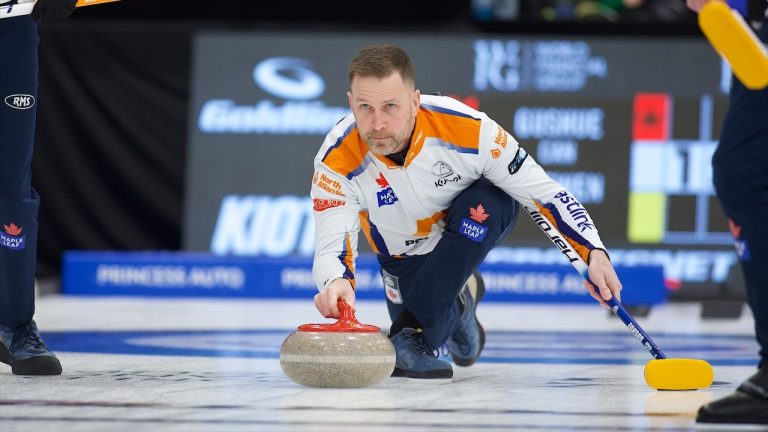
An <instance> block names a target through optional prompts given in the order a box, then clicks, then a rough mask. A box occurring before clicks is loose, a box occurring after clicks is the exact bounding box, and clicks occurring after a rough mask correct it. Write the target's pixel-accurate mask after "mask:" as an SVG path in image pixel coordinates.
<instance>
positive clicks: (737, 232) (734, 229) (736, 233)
mask: <svg viewBox="0 0 768 432" xmlns="http://www.w3.org/2000/svg"><path fill="white" fill-rule="evenodd" d="M728 229H730V230H731V235H732V236H733V238H735V239H736V240H738V239H739V238H740V237H741V227H740V226H739V225H736V222H734V221H733V219H731V218H728Z"/></svg>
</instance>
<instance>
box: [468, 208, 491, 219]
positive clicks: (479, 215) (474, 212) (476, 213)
mask: <svg viewBox="0 0 768 432" xmlns="http://www.w3.org/2000/svg"><path fill="white" fill-rule="evenodd" d="M488 216H490V215H489V214H488V213H486V212H485V208H484V207H483V205H482V204H478V205H477V208H472V207H470V208H469V218H470V219H472V220H473V221H475V222H478V223H483V222H485V220H486V219H488Z"/></svg>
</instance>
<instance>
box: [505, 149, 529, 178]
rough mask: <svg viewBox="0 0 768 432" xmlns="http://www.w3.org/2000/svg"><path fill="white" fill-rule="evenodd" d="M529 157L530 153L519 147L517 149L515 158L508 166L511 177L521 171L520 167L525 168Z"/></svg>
mask: <svg viewBox="0 0 768 432" xmlns="http://www.w3.org/2000/svg"><path fill="white" fill-rule="evenodd" d="M527 157H528V152H526V151H525V149H524V148H522V147H519V148H518V149H517V153H515V158H514V159H513V160H512V162H510V163H509V165H508V166H507V169H508V170H509V174H510V175H511V174H515V173H516V172H517V171H518V170H519V169H520V167H521V166H523V162H524V161H525V158H527Z"/></svg>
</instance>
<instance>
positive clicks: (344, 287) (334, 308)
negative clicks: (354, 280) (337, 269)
mask: <svg viewBox="0 0 768 432" xmlns="http://www.w3.org/2000/svg"><path fill="white" fill-rule="evenodd" d="M339 299H342V300H344V301H345V302H347V304H348V305H350V306H351V307H352V311H353V312H354V310H355V290H354V289H352V284H351V283H350V282H349V280H347V279H344V278H338V279H334V280H333V282H331V283H330V284H328V286H327V287H325V289H324V290H322V291H320V292H319V293H317V294H316V295H315V307H316V308H317V310H318V311H320V313H321V314H322V315H323V316H324V317H326V318H338V317H339V315H340V313H339V306H338V304H337V303H338V301H339Z"/></svg>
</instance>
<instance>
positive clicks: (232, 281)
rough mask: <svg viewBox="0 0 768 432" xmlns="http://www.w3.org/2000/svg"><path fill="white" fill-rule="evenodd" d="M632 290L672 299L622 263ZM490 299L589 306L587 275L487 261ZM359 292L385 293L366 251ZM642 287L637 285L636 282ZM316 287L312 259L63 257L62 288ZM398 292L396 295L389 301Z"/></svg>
mask: <svg viewBox="0 0 768 432" xmlns="http://www.w3.org/2000/svg"><path fill="white" fill-rule="evenodd" d="M616 270H617V273H618V274H619V277H621V279H622V282H623V284H624V287H625V290H624V291H623V292H622V296H623V303H624V304H627V305H632V304H658V303H662V302H664V301H666V297H667V290H666V288H665V287H664V284H663V280H662V279H663V278H662V270H661V267H660V266H637V267H623V266H617V267H616ZM480 272H481V273H482V274H483V278H484V280H485V286H486V294H485V297H484V298H483V300H484V301H502V302H503V301H510V302H553V303H590V302H594V300H593V299H592V298H591V297H590V296H589V295H588V293H587V292H586V290H585V289H584V288H583V286H582V285H581V277H580V276H579V275H578V273H576V272H575V271H574V270H573V269H572V268H571V266H570V265H568V264H567V263H561V264H548V265H517V264H499V263H485V264H483V265H481V266H480ZM355 281H356V284H355V287H356V295H357V297H358V298H361V299H381V300H383V299H384V298H385V295H386V294H385V287H384V283H383V281H382V277H381V273H380V270H379V265H378V262H377V260H376V258H375V256H373V255H368V254H366V255H361V256H360V257H358V260H357V263H356V274H355ZM634 286H637V287H642V289H631V287H634ZM316 292H317V287H316V285H315V281H314V278H313V276H312V258H310V257H291V258H280V259H276V258H265V257H249V258H245V257H232V256H226V257H222V256H215V255H209V254H200V253H187V252H79V251H70V252H67V253H65V254H64V258H63V268H62V293H63V294H65V295H105V296H111V295H119V296H161V297H241V298H303V299H307V301H311V299H312V297H313V296H314V295H315V293H316ZM396 294H397V293H390V298H392V296H393V295H394V296H395V297H397V295H396Z"/></svg>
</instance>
